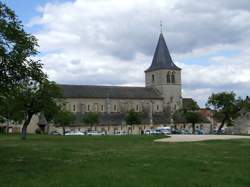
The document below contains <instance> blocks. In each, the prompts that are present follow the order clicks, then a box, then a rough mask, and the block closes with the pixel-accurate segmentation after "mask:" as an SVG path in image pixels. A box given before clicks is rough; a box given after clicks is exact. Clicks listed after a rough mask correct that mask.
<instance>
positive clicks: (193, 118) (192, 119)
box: [184, 111, 201, 134]
mask: <svg viewBox="0 0 250 187" xmlns="http://www.w3.org/2000/svg"><path fill="white" fill-rule="evenodd" d="M184 117H185V119H186V121H187V122H188V123H191V124H192V133H193V134H195V124H196V123H198V122H199V121H200V120H201V115H200V113H198V112H197V111H187V112H184Z"/></svg>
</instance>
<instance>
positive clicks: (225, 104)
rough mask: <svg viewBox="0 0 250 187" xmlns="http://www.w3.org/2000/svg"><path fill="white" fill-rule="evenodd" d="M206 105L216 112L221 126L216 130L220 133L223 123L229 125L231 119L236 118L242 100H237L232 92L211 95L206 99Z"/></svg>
mask: <svg viewBox="0 0 250 187" xmlns="http://www.w3.org/2000/svg"><path fill="white" fill-rule="evenodd" d="M206 105H207V107H212V108H213V109H214V110H215V111H216V116H220V117H221V125H220V126H219V128H218V130H217V131H218V133H220V132H221V129H222V128H223V127H224V125H225V123H226V122H227V123H231V120H232V118H234V117H236V116H237V113H238V112H239V111H240V108H241V105H242V100H241V99H240V98H239V99H238V100H237V99H236V95H235V93H233V92H221V93H216V94H215V93H213V94H212V95H211V96H210V97H209V98H208V101H207V104H206Z"/></svg>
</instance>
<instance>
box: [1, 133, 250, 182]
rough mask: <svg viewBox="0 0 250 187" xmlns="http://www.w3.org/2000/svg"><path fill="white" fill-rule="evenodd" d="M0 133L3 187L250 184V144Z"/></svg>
mask: <svg viewBox="0 0 250 187" xmlns="http://www.w3.org/2000/svg"><path fill="white" fill-rule="evenodd" d="M153 139H154V137H147V136H120V137H119V136H116V137H115V136H103V137H60V136H29V137H28V139H27V141H21V140H20V137H19V136H5V135H0V186H2V187H8V186H13V187H33V186H34V187H40V186H49V187H52V186H53V187H54V186H60V187H64V186H76V187H79V186H86V187H95V186H101V187H153V186H154V187H158V186H162V187H166V186H169V187H175V186H181V187H182V186H184V187H198V186H204V187H222V186H223V187H238V186H242V187H243V186H244V187H249V186H250V140H230V141H229V140H226V141H207V142H195V143H154V142H153Z"/></svg>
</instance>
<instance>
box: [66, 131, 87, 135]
mask: <svg viewBox="0 0 250 187" xmlns="http://www.w3.org/2000/svg"><path fill="white" fill-rule="evenodd" d="M65 135H66V136H84V135H85V134H84V133H83V132H80V131H76V132H74V131H68V132H66V133H65Z"/></svg>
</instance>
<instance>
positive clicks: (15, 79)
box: [0, 2, 46, 100]
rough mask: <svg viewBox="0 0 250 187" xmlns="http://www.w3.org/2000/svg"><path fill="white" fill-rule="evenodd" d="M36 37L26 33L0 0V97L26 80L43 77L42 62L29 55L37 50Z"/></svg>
mask: <svg viewBox="0 0 250 187" xmlns="http://www.w3.org/2000/svg"><path fill="white" fill-rule="evenodd" d="M37 47H38V44H37V39H36V38H35V37H34V36H32V35H30V34H28V33H26V32H25V31H24V29H23V25H22V24H21V21H19V20H18V18H17V16H16V15H15V13H14V11H12V10H11V9H10V8H8V7H7V6H6V5H5V4H3V3H2V2H0V70H1V71H0V77H1V79H0V99H1V100H2V99H5V97H6V96H7V95H8V94H11V93H13V91H16V87H19V86H21V85H22V83H23V81H27V80H36V81H38V82H39V81H41V80H43V79H44V78H45V77H46V75H45V74H44V73H43V71H42V64H41V63H40V61H38V60H34V59H33V58H30V57H32V56H34V55H36V54H37V53H38V51H37Z"/></svg>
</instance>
